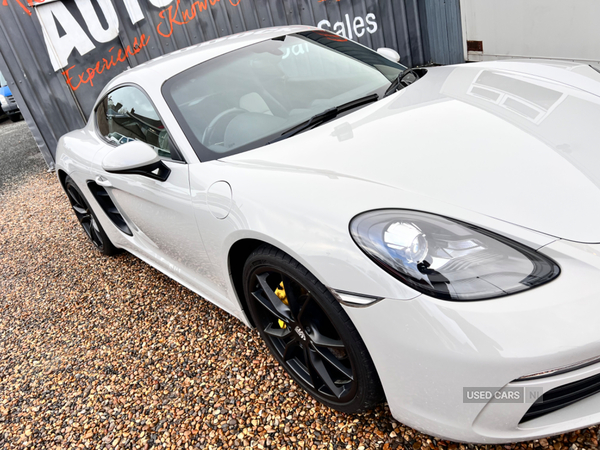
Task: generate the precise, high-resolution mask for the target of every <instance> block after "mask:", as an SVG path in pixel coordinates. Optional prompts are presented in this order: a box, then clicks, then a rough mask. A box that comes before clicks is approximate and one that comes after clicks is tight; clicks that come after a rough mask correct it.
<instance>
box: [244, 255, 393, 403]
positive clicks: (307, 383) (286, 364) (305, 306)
mask: <svg viewBox="0 0 600 450" xmlns="http://www.w3.org/2000/svg"><path fill="white" fill-rule="evenodd" d="M243 277H244V294H245V296H246V300H247V302H248V307H249V310H250V314H251V316H252V319H253V321H254V324H255V325H256V327H257V329H258V332H259V333H260V335H261V337H262V338H263V340H264V341H265V343H266V345H267V347H268V348H269V350H270V351H271V353H272V354H273V356H274V357H275V358H276V359H277V360H278V361H279V363H280V364H281V365H282V366H283V368H284V369H285V370H286V372H287V373H288V374H289V375H290V376H291V377H292V378H293V379H294V380H295V381H296V382H297V383H298V384H299V385H300V386H302V388H303V389H305V390H306V391H307V392H308V393H309V394H310V395H311V396H312V397H313V398H315V399H316V400H318V401H319V402H321V403H323V404H324V405H326V406H328V407H330V408H333V409H335V410H337V411H341V412H344V413H349V414H353V413H358V412H362V411H365V410H368V409H370V408H372V407H373V406H375V405H376V404H377V403H379V402H381V401H382V400H383V390H382V388H381V383H380V381H379V377H378V375H377V371H376V370H375V366H374V364H373V361H372V360H371V357H370V356H369V352H368V351H367V348H366V347H365V344H364V342H363V341H362V339H361V337H360V335H359V334H358V331H357V330H356V328H355V327H354V324H353V323H352V321H351V320H350V318H349V317H348V315H347V314H346V312H345V311H344V310H343V309H342V307H341V305H340V304H339V302H338V301H337V300H336V299H335V298H334V296H333V295H332V294H331V292H330V291H329V290H328V289H327V288H326V287H325V286H324V285H323V284H322V283H321V282H319V281H318V280H317V279H316V278H315V277H314V275H312V274H311V273H310V272H309V271H308V270H307V269H306V268H305V267H304V266H302V265H301V264H300V263H299V262H298V261H296V260H295V259H293V258H292V257H291V256H289V255H287V254H286V253H284V252H282V251H281V250H278V249H276V248H275V247H272V246H270V245H262V246H260V247H259V248H257V249H256V250H255V251H254V252H253V253H252V254H251V255H250V256H249V257H248V259H247V260H246V263H245V265H244V274H243Z"/></svg>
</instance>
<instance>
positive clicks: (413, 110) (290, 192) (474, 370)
mask: <svg viewBox="0 0 600 450" xmlns="http://www.w3.org/2000/svg"><path fill="white" fill-rule="evenodd" d="M599 123H600V74H599V73H598V72H597V71H596V70H595V69H593V68H592V67H589V66H585V65H577V64H569V63H558V62H551V61H538V62H535V63H534V62H526V61H510V62H487V63H477V64H469V65H458V66H446V67H429V68H417V69H407V68H406V67H404V66H402V65H400V64H399V62H398V56H397V54H395V52H394V51H392V50H390V49H381V50H380V51H378V52H375V51H372V50H370V49H368V48H366V47H363V46H361V45H359V44H357V43H354V42H351V41H349V40H346V39H344V38H343V37H340V36H338V35H335V34H332V33H329V32H326V31H323V30H319V29H316V28H311V27H301V26H291V27H286V28H271V29H263V30H256V31H251V32H247V33H242V34H238V35H233V36H229V37H224V38H220V39H217V40H215V41H211V42H206V43H203V44H200V45H198V46H195V47H190V48H186V49H184V50H180V51H177V52H174V53H171V54H169V55H166V56H163V57H160V58H158V59H155V60H152V61H149V62H148V63H145V64H142V65H140V66H138V67H136V68H134V69H131V70H128V71H126V72H125V73H123V74H121V75H119V76H118V77H116V78H115V79H114V80H112V81H111V82H110V83H109V84H108V85H107V86H106V87H105V89H104V90H103V92H102V93H101V95H100V96H99V98H98V100H97V102H96V104H95V107H94V109H93V112H92V114H91V116H90V118H89V121H88V123H87V125H86V126H85V127H84V128H83V129H81V130H77V131H73V132H70V133H68V134H66V135H65V136H63V137H62V138H61V139H60V142H59V145H58V149H57V156H56V158H57V161H56V167H57V173H58V177H59V180H60V182H61V184H62V186H63V188H64V190H65V192H66V194H67V196H68V198H69V200H70V202H71V204H72V206H73V210H74V212H75V215H76V216H77V218H78V220H79V222H80V223H81V225H82V226H83V229H84V231H85V233H86V234H87V235H88V236H89V238H90V240H91V242H92V243H93V245H94V246H95V247H97V249H98V250H99V251H101V252H102V253H104V254H106V255H110V254H112V253H113V252H115V251H116V250H117V249H125V250H127V251H129V252H131V253H132V254H134V255H136V256H138V257H139V258H141V259H142V260H144V261H146V262H147V263H148V264H150V265H152V266H154V267H156V268H157V269H159V270H160V271H162V272H164V273H165V274H167V275H168V276H170V277H172V278H173V279H175V280H177V281H178V282H180V283H181V284H183V285H185V286H187V287H188V288H189V289H191V290H193V291H195V292H197V293H198V294H200V295H201V296H202V297H204V298H205V299H207V300H209V301H211V302H213V303H215V304H216V305H218V306H219V307H221V308H223V309H224V310H226V311H228V312H229V313H231V314H232V315H233V316H235V317H237V318H238V319H239V320H241V321H242V322H244V323H245V324H246V325H248V326H251V327H256V328H257V329H258V331H259V333H260V335H261V336H262V338H263V339H264V340H265V342H266V345H267V347H268V348H269V350H270V351H271V352H272V354H273V355H274V357H275V358H276V359H277V360H278V361H279V362H280V364H281V365H282V366H283V367H284V368H285V370H286V371H287V373H289V375H290V376H291V377H292V378H293V379H294V380H295V381H296V382H297V383H298V384H299V385H300V386H302V387H303V388H304V389H305V390H306V391H308V392H309V393H310V395H312V396H313V397H314V398H316V399H318V400H319V401H320V402H322V403H324V404H325V405H328V406H329V407H331V408H335V409H337V410H340V411H343V412H348V413H353V412H357V411H361V410H364V409H366V408H369V407H371V406H373V405H374V404H376V403H377V402H380V401H382V400H383V399H384V398H385V399H386V400H387V402H388V403H389V406H390V408H391V411H392V414H393V415H394V417H396V418H397V419H398V420H400V421H401V422H403V423H405V424H407V425H410V426H413V427H415V428H417V429H419V430H423V431H425V432H427V433H431V434H434V435H436V436H441V437H445V438H450V439H454V440H460V441H469V442H511V441H518V440H524V439H532V438H537V437H541V436H546V435H551V434H556V433H562V432H565V431H568V430H573V429H577V428H581V427H585V426H589V425H591V424H594V423H598V422H600V393H599V392H600V244H598V243H599V242H600V152H599V151H598V149H597V148H596V147H598V145H599V142H600V131H599V130H600V128H599V127H598V124H599Z"/></svg>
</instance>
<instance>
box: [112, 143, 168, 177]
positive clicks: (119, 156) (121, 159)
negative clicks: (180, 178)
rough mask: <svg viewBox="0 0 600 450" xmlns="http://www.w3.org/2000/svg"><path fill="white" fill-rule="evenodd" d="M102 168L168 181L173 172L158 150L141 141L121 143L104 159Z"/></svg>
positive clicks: (113, 171)
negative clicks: (162, 159)
mask: <svg viewBox="0 0 600 450" xmlns="http://www.w3.org/2000/svg"><path fill="white" fill-rule="evenodd" d="M102 168H103V169H104V170H106V171H107V172H109V173H123V174H134V175H143V176H145V177H149V178H153V179H155V180H159V181H166V179H167V178H168V177H169V174H170V173H171V169H169V168H168V167H167V166H166V165H165V164H164V163H163V162H162V161H161V159H160V157H159V156H158V153H157V152H156V150H154V149H153V148H152V147H150V146H149V145H148V144H145V143H143V142H141V141H131V142H127V143H126V144H123V145H120V146H118V147H117V148H115V149H114V150H112V151H111V152H109V153H108V155H106V156H105V157H104V159H103V160H102Z"/></svg>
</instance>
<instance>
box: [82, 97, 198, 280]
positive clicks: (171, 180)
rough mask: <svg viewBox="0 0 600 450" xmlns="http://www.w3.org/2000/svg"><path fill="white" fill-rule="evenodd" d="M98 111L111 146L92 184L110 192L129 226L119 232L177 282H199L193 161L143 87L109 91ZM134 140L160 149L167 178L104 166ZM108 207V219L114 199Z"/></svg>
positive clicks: (98, 161) (102, 135)
mask: <svg viewBox="0 0 600 450" xmlns="http://www.w3.org/2000/svg"><path fill="white" fill-rule="evenodd" d="M95 114H96V127H97V131H98V134H99V139H102V140H104V142H105V144H106V145H103V146H101V149H100V150H99V151H98V152H97V153H96V156H95V157H94V163H93V167H92V173H93V179H92V180H91V182H90V186H91V187H94V188H96V189H99V190H100V191H101V190H105V191H106V192H107V193H108V194H109V197H110V199H111V201H112V203H113V204H114V207H115V208H116V210H117V211H116V213H118V215H120V216H121V217H122V219H123V221H124V222H125V224H126V225H127V226H126V227H120V230H121V232H122V234H123V237H124V238H125V239H126V241H125V242H126V245H129V246H130V247H129V248H128V249H129V250H131V251H133V252H134V253H135V252H137V253H138V254H140V255H139V256H142V257H146V258H149V259H150V260H151V262H154V263H155V264H157V265H159V267H160V268H162V269H164V270H165V271H167V272H168V273H169V274H170V275H172V276H173V277H174V278H176V279H178V281H181V282H184V283H185V284H188V285H191V286H192V287H197V286H199V282H201V280H199V279H198V274H200V275H201V274H202V273H203V270H204V269H203V268H204V267H206V266H207V255H206V251H205V249H204V245H203V243H202V240H201V237H200V234H199V231H198V227H197V225H196V221H195V218H194V214H193V208H192V203H191V197H190V186H189V172H188V165H187V164H186V162H185V161H183V158H182V157H181V156H180V154H179V152H178V150H177V148H176V147H175V146H174V144H173V143H172V141H171V139H170V137H169V134H168V131H167V130H166V128H165V127H164V125H163V122H162V120H161V118H160V116H159V114H158V113H157V111H156V109H155V107H154V105H153V104H152V102H151V101H150V100H149V98H148V96H147V95H146V94H145V93H144V92H143V91H142V90H141V89H140V88H139V87H137V86H133V85H126V86H121V87H118V88H116V89H114V90H112V91H111V92H110V93H109V94H107V95H106V96H105V97H104V98H103V99H102V101H101V102H100V103H99V105H98V107H97V109H96V111H95ZM131 141H141V142H144V143H146V144H148V145H149V146H150V147H151V148H152V149H154V150H155V151H156V152H157V154H158V155H159V156H160V159H161V160H162V163H163V164H164V165H165V166H166V167H167V168H168V169H169V170H170V173H169V175H168V177H167V178H166V179H165V180H164V181H163V180H159V179H157V178H156V177H152V176H151V174H150V173H148V174H147V175H144V174H140V173H109V172H107V171H106V170H104V169H103V167H102V162H103V160H104V159H105V158H106V156H107V155H108V154H109V153H110V152H113V151H118V149H119V148H120V147H121V146H123V145H125V144H127V143H128V142H131ZM98 186H99V187H98ZM106 208H107V211H105V212H108V214H107V216H108V217H109V219H111V220H112V219H114V218H115V217H117V216H115V211H112V213H111V211H108V210H109V209H110V208H111V205H110V203H108V204H107V205H106ZM117 218H118V217H117ZM113 222H114V220H113ZM117 228H119V227H117ZM126 228H129V233H128V232H127V231H128V230H127V229H126ZM128 234H130V236H129V235H128ZM200 284H201V283H200ZM196 290H197V289H196Z"/></svg>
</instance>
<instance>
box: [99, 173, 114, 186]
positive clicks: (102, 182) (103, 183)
mask: <svg viewBox="0 0 600 450" xmlns="http://www.w3.org/2000/svg"><path fill="white" fill-rule="evenodd" d="M96 184H98V185H100V186H104V187H112V183H111V182H110V181H108V180H107V179H106V178H104V177H103V176H102V175H98V176H97V177H96Z"/></svg>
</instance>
